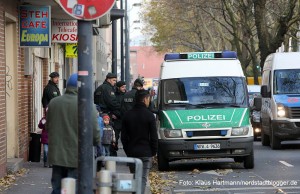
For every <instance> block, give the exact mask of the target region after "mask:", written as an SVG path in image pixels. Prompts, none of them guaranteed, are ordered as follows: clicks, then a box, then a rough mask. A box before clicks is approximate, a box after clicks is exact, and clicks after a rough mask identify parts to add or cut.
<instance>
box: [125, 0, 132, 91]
mask: <svg viewBox="0 0 300 194" xmlns="http://www.w3.org/2000/svg"><path fill="white" fill-rule="evenodd" d="M127 4H128V0H125V83H126V88H127V90H129V87H130V82H131V80H130V51H129V21H128V5H127Z"/></svg>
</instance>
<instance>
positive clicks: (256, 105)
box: [253, 97, 262, 111]
mask: <svg viewBox="0 0 300 194" xmlns="http://www.w3.org/2000/svg"><path fill="white" fill-rule="evenodd" d="M253 100H254V101H253V106H254V108H253V109H254V110H257V111H260V110H261V106H262V99H261V97H256V98H254V99H253Z"/></svg>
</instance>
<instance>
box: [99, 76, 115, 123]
mask: <svg viewBox="0 0 300 194" xmlns="http://www.w3.org/2000/svg"><path fill="white" fill-rule="evenodd" d="M116 82H117V75H116V74H114V73H108V74H107V75H106V79H105V81H104V82H103V84H102V85H100V86H99V87H98V88H97V89H96V90H95V92H94V103H95V104H96V105H99V106H100V108H101V111H102V112H103V113H107V114H109V115H110V116H111V118H112V119H116V118H117V117H119V116H120V107H121V106H120V103H119V101H118V100H117V98H116V95H115V92H116V91H115V85H116Z"/></svg>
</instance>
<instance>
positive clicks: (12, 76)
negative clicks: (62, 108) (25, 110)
mask: <svg viewBox="0 0 300 194" xmlns="http://www.w3.org/2000/svg"><path fill="white" fill-rule="evenodd" d="M5 19H6V23H5V59H6V61H5V62H6V78H5V79H6V83H5V84H6V87H5V92H6V126H7V133H6V134H7V135H6V140H7V158H17V157H18V151H19V141H18V123H19V122H18V95H17V92H18V88H17V80H18V72H17V66H18V63H17V37H16V35H17V33H16V31H17V30H16V18H14V17H9V16H7V15H6V17H5Z"/></svg>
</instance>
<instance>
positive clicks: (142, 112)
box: [121, 90, 158, 193]
mask: <svg viewBox="0 0 300 194" xmlns="http://www.w3.org/2000/svg"><path fill="white" fill-rule="evenodd" d="M149 103H150V94H149V92H148V91H147V90H139V91H137V92H136V103H135V105H134V107H133V108H132V109H131V110H129V111H128V112H127V113H126V115H124V117H123V120H122V132H121V141H122V144H123V148H124V151H125V153H126V155H127V156H128V157H134V158H139V159H141V160H142V162H143V177H142V193H144V191H145V187H146V182H147V177H148V174H149V170H150V167H151V164H152V157H153V156H155V155H156V153H157V147H158V136H157V129H156V124H155V117H154V115H153V113H152V112H151V111H150V110H149V109H148V106H149ZM129 168H130V171H131V172H132V173H133V172H134V169H135V168H134V166H132V165H130V166H129Z"/></svg>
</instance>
